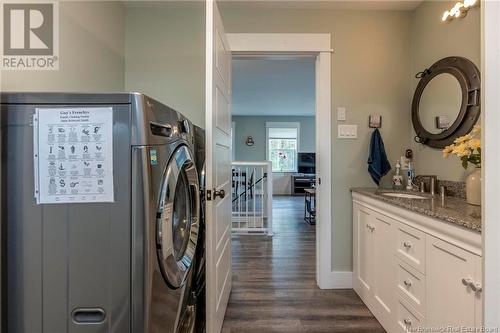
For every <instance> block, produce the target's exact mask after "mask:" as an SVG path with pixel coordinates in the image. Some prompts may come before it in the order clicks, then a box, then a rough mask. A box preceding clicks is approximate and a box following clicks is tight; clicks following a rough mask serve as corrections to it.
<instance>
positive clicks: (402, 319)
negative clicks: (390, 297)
mask: <svg viewBox="0 0 500 333" xmlns="http://www.w3.org/2000/svg"><path fill="white" fill-rule="evenodd" d="M396 315H397V320H396V327H397V330H396V331H397V332H419V328H423V327H424V325H425V324H424V318H423V317H422V316H421V315H419V314H418V313H417V312H416V311H415V310H414V309H412V307H411V306H410V305H409V304H408V303H407V302H406V301H405V300H403V299H401V298H400V299H399V300H398V308H397V310H396Z"/></svg>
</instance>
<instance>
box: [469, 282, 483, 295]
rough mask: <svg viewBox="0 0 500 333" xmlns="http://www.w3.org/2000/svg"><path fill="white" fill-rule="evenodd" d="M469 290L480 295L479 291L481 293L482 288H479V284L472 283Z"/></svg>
mask: <svg viewBox="0 0 500 333" xmlns="http://www.w3.org/2000/svg"><path fill="white" fill-rule="evenodd" d="M470 288H471V289H472V291H473V292H475V293H480V292H481V291H483V287H482V286H481V284H480V283H472V284H471V285H470Z"/></svg>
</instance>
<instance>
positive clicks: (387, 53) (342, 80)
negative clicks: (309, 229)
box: [222, 7, 411, 271]
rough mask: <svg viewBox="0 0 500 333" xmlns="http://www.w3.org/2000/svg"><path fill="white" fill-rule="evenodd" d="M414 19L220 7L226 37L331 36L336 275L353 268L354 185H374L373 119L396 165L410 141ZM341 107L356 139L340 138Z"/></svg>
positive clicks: (399, 15) (399, 14)
mask: <svg viewBox="0 0 500 333" xmlns="http://www.w3.org/2000/svg"><path fill="white" fill-rule="evenodd" d="M410 15H411V13H408V12H401V11H332V10H295V9H271V8H265V9H258V8H247V9H244V10H243V9H239V8H224V7H223V9H222V17H223V20H224V25H225V28H226V31H228V32H233V33H238V32H240V33H244V32H248V33H259V32H260V33H269V32H275V33H330V34H331V35H332V48H333V50H334V53H333V57H332V114H333V116H332V118H333V119H332V124H331V125H332V138H331V139H330V140H331V142H332V154H333V163H332V165H333V170H332V184H333V193H332V216H333V221H332V233H333V237H332V265H333V269H334V270H336V271H350V270H352V212H351V209H350V208H349V207H351V193H350V191H349V188H350V187H352V186H373V185H374V183H373V182H372V181H371V179H370V177H369V175H368V172H367V164H366V160H367V157H368V145H369V139H370V134H371V130H370V129H369V128H368V115H369V114H370V113H373V114H381V115H382V117H383V128H382V136H383V138H384V140H385V144H386V150H387V154H388V156H389V159H390V160H391V161H393V160H394V161H395V160H396V159H397V157H398V156H400V155H401V153H402V152H403V151H404V149H405V148H406V147H407V145H408V144H409V143H408V133H409V132H410V96H409V91H410V80H409V79H408V72H409V71H410V42H409V36H410ZM340 106H344V107H346V108H347V121H346V123H348V124H357V125H358V139H357V140H345V139H344V140H342V139H337V121H336V120H335V119H336V112H335V110H336V108H337V107H340ZM325 139H326V138H325ZM387 178H388V177H386V179H387ZM386 182H387V181H386Z"/></svg>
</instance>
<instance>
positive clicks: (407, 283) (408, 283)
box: [403, 280, 411, 287]
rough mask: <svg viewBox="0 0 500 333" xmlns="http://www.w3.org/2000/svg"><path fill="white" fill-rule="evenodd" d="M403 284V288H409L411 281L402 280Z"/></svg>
mask: <svg viewBox="0 0 500 333" xmlns="http://www.w3.org/2000/svg"><path fill="white" fill-rule="evenodd" d="M403 283H404V284H405V286H407V287H411V280H404V281H403Z"/></svg>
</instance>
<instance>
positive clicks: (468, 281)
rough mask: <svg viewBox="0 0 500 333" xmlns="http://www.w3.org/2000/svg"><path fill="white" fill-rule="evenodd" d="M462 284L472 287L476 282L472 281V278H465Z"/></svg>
mask: <svg viewBox="0 0 500 333" xmlns="http://www.w3.org/2000/svg"><path fill="white" fill-rule="evenodd" d="M462 284H463V285H464V286H466V287H471V288H472V285H473V284H474V281H472V279H471V278H463V279H462Z"/></svg>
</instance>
